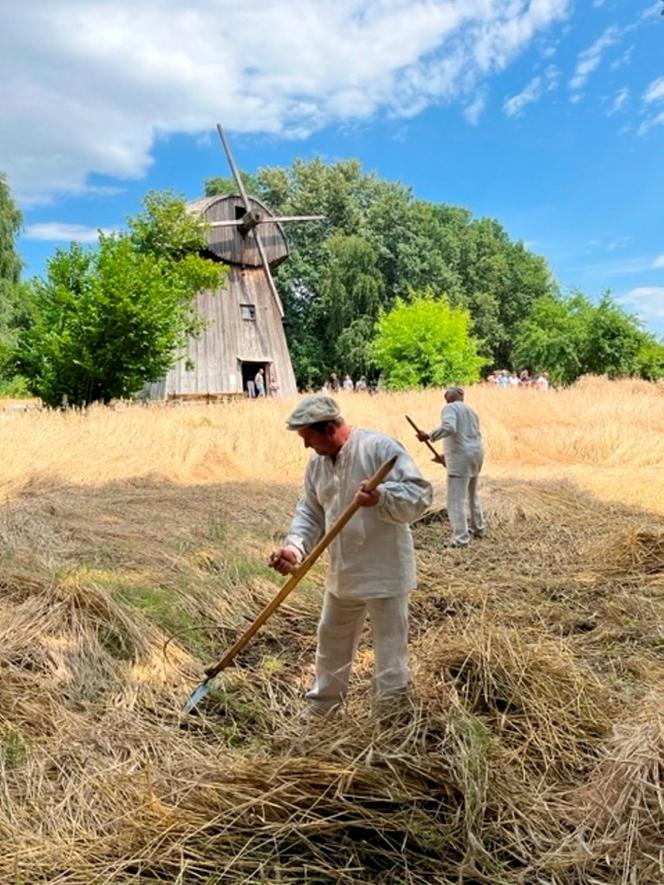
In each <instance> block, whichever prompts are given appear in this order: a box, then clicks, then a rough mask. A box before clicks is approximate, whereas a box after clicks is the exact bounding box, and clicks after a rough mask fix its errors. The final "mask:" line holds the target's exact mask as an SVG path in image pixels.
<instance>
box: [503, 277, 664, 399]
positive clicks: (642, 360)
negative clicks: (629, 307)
mask: <svg viewBox="0 0 664 885" xmlns="http://www.w3.org/2000/svg"><path fill="white" fill-rule="evenodd" d="M514 357H515V363H516V364H517V365H518V366H523V367H526V366H527V367H529V368H531V369H532V370H533V371H535V372H538V371H541V370H544V369H546V370H547V371H548V372H549V374H550V375H551V378H552V380H553V381H554V382H557V383H561V384H571V383H572V382H574V381H576V379H577V378H578V377H579V376H580V375H584V374H588V373H592V374H604V373H607V374H609V375H610V376H612V377H619V376H624V375H642V376H643V377H647V378H652V379H654V378H657V377H662V375H664V347H662V345H660V344H659V343H658V342H657V341H656V340H655V338H654V337H653V336H652V335H649V334H648V333H647V332H645V331H644V330H643V329H642V327H641V324H640V322H639V321H638V320H637V319H636V318H635V317H633V316H631V315H630V314H628V313H626V312H625V311H624V310H622V308H620V307H619V306H618V305H617V304H616V303H615V301H614V300H613V299H612V298H611V296H610V295H609V294H605V295H604V296H603V297H602V298H601V300H600V301H599V303H598V304H593V303H592V302H591V301H590V300H589V299H588V298H587V297H586V296H585V295H583V294H581V293H579V292H575V293H573V294H572V295H570V296H567V297H565V296H546V297H544V298H540V299H538V300H537V301H536V302H535V304H534V305H533V307H532V310H531V312H530V315H529V316H528V317H527V318H526V319H525V320H523V321H522V322H521V323H520V325H519V327H518V333H517V338H516V343H515V348H514Z"/></svg>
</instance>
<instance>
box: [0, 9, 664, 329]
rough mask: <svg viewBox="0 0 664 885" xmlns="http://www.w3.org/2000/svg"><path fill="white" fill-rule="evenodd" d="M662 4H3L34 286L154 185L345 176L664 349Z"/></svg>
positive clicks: (3, 78)
mask: <svg viewBox="0 0 664 885" xmlns="http://www.w3.org/2000/svg"><path fill="white" fill-rule="evenodd" d="M662 8H664V3H663V2H661V0H585V2H581V0H577V2H573V0H335V2H333V3H332V2H327V0H290V2H286V0H244V2H243V3H241V4H239V3H232V2H229V0H189V2H186V0H112V2H110V0H109V2H106V0H58V2H50V3H49V2H43V3H40V4H36V3H33V4H22V5H21V6H18V5H16V4H14V3H13V2H11V3H10V0H0V109H2V111H1V113H0V170H2V171H4V172H5V173H6V175H7V177H8V181H9V184H10V187H11V188H12V193H13V194H14V196H15V198H16V199H17V201H18V202H19V205H20V206H21V208H22V210H23V212H24V217H25V231H24V234H23V236H22V237H21V240H20V244H19V248H20V250H21V254H22V256H23V259H24V261H25V263H26V275H32V274H39V273H42V272H43V270H44V265H45V261H46V260H47V258H48V257H49V256H50V255H52V254H53V252H54V251H55V249H56V248H57V247H58V246H62V245H63V244H64V245H66V243H67V242H69V241H70V240H71V239H81V240H82V241H90V240H91V239H94V237H95V231H96V229H97V228H102V229H109V230H112V229H117V228H120V227H121V226H122V224H123V222H124V219H125V218H126V217H127V215H129V214H133V213H135V212H136V211H138V209H139V207H140V201H141V198H142V196H143V195H144V194H145V193H146V191H148V190H149V189H152V188H171V189H174V190H175V191H177V192H180V193H183V194H185V195H186V196H187V197H188V198H193V197H195V196H197V195H200V194H201V193H202V187H203V181H204V179H205V178H206V177H209V176H211V175H218V174H227V171H228V170H227V167H226V163H225V159H224V156H223V154H222V151H221V149H220V145H219V142H218V139H217V137H216V134H215V132H214V125H215V123H216V121H217V120H220V121H221V122H222V123H224V125H225V126H226V128H227V130H228V131H229V134H230V136H231V139H232V143H233V147H234V151H235V155H236V158H237V160H238V163H239V164H240V166H241V167H242V168H244V169H247V170H254V169H256V168H257V167H258V166H261V165H278V164H290V163H291V162H292V161H293V160H294V159H295V158H296V157H304V158H312V157H314V156H317V155H318V156H322V157H323V158H324V159H327V160H334V159H338V158H346V157H356V158H358V159H360V160H361V161H362V163H363V164H364V166H365V168H366V169H367V170H374V171H376V172H377V173H378V174H379V175H380V176H382V177H385V178H388V179H398V180H400V181H402V182H404V183H405V184H407V185H410V186H411V187H412V188H413V190H414V192H415V193H416V194H417V195H418V196H420V197H422V198H425V199H429V200H435V201H443V202H450V203H456V204H460V205H463V206H466V207H468V208H469V209H471V210H472V212H473V213H474V214H476V215H490V216H493V217H496V218H498V219H499V220H500V221H501V222H502V223H503V224H504V225H505V227H506V228H507V230H508V232H509V233H510V235H511V236H512V237H513V238H516V239H522V240H524V242H525V243H526V244H527V245H528V246H529V247H530V248H531V249H533V250H534V251H536V252H538V253H540V254H542V255H544V256H545V257H546V258H547V260H548V261H549V263H550V265H551V268H552V270H553V272H554V274H555V276H556V278H557V279H558V280H559V281H560V283H561V284H562V286H563V287H565V288H568V287H569V288H571V287H578V288H580V289H581V290H583V291H584V292H586V293H587V294H589V295H590V296H591V297H597V296H598V295H599V294H600V293H601V292H602V291H604V290H605V289H606V288H610V289H612V290H613V292H614V294H615V296H616V297H617V298H618V300H619V301H620V302H621V304H623V305H624V306H625V307H626V308H627V309H629V310H630V311H633V312H635V313H637V314H638V315H639V316H640V317H641V318H642V319H643V321H644V322H645V323H646V324H647V326H648V327H649V328H650V329H652V330H654V331H655V332H657V333H658V334H659V335H664V233H663V231H664V225H663V224H662V222H663V221H664V209H663V207H664V17H661V16H660V10H661V9H662Z"/></svg>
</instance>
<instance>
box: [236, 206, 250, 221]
mask: <svg viewBox="0 0 664 885" xmlns="http://www.w3.org/2000/svg"><path fill="white" fill-rule="evenodd" d="M246 211H247V210H246V209H245V208H244V206H236V207H235V220H236V221H239V220H240V218H242V217H243V215H244V214H245V212H246Z"/></svg>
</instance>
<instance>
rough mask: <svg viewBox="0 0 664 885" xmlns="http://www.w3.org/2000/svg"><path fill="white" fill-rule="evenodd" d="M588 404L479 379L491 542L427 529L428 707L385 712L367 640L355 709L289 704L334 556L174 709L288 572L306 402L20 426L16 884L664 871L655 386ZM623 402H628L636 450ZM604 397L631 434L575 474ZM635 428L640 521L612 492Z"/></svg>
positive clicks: (7, 784)
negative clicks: (295, 409) (556, 436)
mask: <svg viewBox="0 0 664 885" xmlns="http://www.w3.org/2000/svg"><path fill="white" fill-rule="evenodd" d="M592 391H593V394H592V397H589V398H588V399H587V400H582V395H583V396H586V393H584V391H583V390H581V391H579V390H575V391H569V392H565V393H564V394H559V395H558V394H553V395H552V397H551V399H548V400H542V399H541V398H540V399H535V398H534V397H530V395H529V392H524V393H525V394H526V396H525V397H524V398H523V399H521V400H519V401H517V400H516V399H515V398H511V397H512V394H510V393H508V392H505V393H502V392H498V391H490V392H485V391H478V392H477V394H476V396H475V397H474V400H475V404H477V405H478V407H479V408H480V411H481V412H482V413H483V414H482V417H483V419H484V424H485V427H486V429H487V442H488V444H489V446H491V444H492V442H493V446H494V448H493V451H494V457H493V459H491V458H490V459H489V463H488V465H487V475H486V479H485V481H484V488H483V494H484V497H485V503H486V509H487V511H488V516H489V524H490V533H489V536H488V537H487V538H486V539H484V540H482V541H479V542H477V543H475V545H474V546H473V547H472V549H471V550H470V551H468V552H464V551H448V550H444V549H443V547H442V541H443V540H444V538H445V537H446V536H447V535H448V528H447V524H446V521H445V518H444V514H442V513H441V512H440V511H434V512H432V513H430V514H429V515H428V516H427V517H425V518H424V519H423V520H422V521H420V522H419V523H418V524H416V525H415V526H414V534H415V540H416V546H417V553H418V559H419V571H420V586H419V588H418V589H417V591H416V592H415V594H414V596H413V603H412V665H413V675H414V687H413V698H412V706H411V708H410V710H409V711H407V715H401V716H400V717H399V718H398V719H396V720H390V721H386V720H382V721H380V720H376V719H375V718H373V717H372V714H371V705H370V677H371V652H370V647H369V644H368V643H365V644H364V645H363V647H362V649H361V653H360V656H359V660H358V666H357V668H356V673H355V675H354V681H353V685H352V698H351V702H350V704H349V707H348V710H347V711H346V713H345V715H344V716H343V717H341V718H339V719H338V720H334V721H331V722H328V723H326V724H325V725H324V727H320V726H317V725H315V724H303V723H301V722H300V720H299V719H298V715H297V714H298V712H299V710H300V708H301V703H302V700H301V698H302V692H303V689H304V687H305V686H306V685H307V683H308V681H309V679H310V676H311V667H312V661H313V652H314V646H315V639H314V633H315V624H316V616H317V611H318V609H319V606H320V596H321V582H322V575H323V569H324V565H322V564H321V565H320V566H319V567H317V568H316V569H315V570H314V572H313V573H312V575H311V576H310V577H308V578H307V579H305V581H304V582H303V585H301V586H300V588H298V590H297V591H296V592H295V594H294V595H293V596H292V597H291V598H290V599H289V601H288V602H287V603H286V604H285V605H284V607H283V609H282V610H281V611H280V612H279V613H277V614H276V615H275V616H274V619H273V620H272V621H270V622H269V624H268V625H266V626H265V628H264V629H263V630H262V631H261V633H260V634H259V635H258V636H257V638H256V640H255V641H254V642H253V643H252V645H251V646H250V647H249V648H248V649H247V650H246V651H245V652H244V653H242V655H241V656H240V658H239V660H238V665H237V666H236V667H235V668H233V669H232V670H229V671H227V673H226V675H225V677H224V678H223V680H221V681H220V682H219V683H217V685H216V687H215V689H214V691H213V693H212V695H211V697H210V698H209V700H207V701H206V702H205V704H204V705H203V710H202V714H203V715H201V716H198V717H191V718H189V719H186V720H183V718H182V716H181V715H180V708H181V705H182V702H183V700H184V698H185V697H186V695H187V694H188V692H189V691H191V689H192V688H193V687H194V686H195V684H196V682H197V681H198V679H199V678H200V676H201V674H202V667H203V665H204V664H207V663H209V662H211V661H212V660H214V658H215V657H217V656H218V655H219V654H220V653H221V652H222V651H223V650H224V649H225V648H227V647H228V645H229V644H230V643H231V642H232V641H233V639H234V638H235V637H236V636H237V635H238V633H239V632H240V631H241V630H243V629H244V628H245V627H246V625H247V624H248V623H249V621H250V620H251V618H253V616H254V615H255V614H256V613H257V611H258V610H259V609H260V607H261V605H262V604H263V603H264V602H265V601H267V600H268V599H269V598H270V597H271V595H272V594H273V593H274V592H275V590H276V589H277V587H278V586H280V582H281V580H282V579H280V578H278V576H276V575H275V574H274V573H273V572H270V571H269V570H268V569H267V568H266V566H265V558H266V554H267V553H268V552H269V550H270V549H271V546H272V545H273V543H274V541H275V539H276V538H278V537H279V536H280V533H281V532H282V531H283V529H284V527H285V526H286V525H287V522H288V517H289V514H290V512H291V511H292V507H293V505H294V503H295V501H296V499H297V495H298V478H299V477H300V475H301V469H302V465H303V454H302V453H301V452H300V451H299V450H298V449H297V447H296V443H295V441H294V440H293V438H292V437H290V436H288V437H287V439H286V440H284V439H283V437H284V434H283V431H282V430H281V423H280V422H281V418H282V417H283V414H285V413H286V412H287V411H288V408H289V404H286V403H284V404H279V405H275V404H269V403H259V404H257V405H256V406H255V407H254V406H253V404H252V405H251V406H249V405H247V404H241V405H240V406H229V407H222V406H219V407H214V408H209V409H200V410H199V409H191V410H189V409H181V410H177V409H174V410H164V411H156V412H153V411H151V410H140V411H137V412H134V411H133V410H128V411H126V412H121V413H110V412H106V411H104V412H100V413H97V414H94V413H91V414H89V415H87V416H69V417H67V416H57V415H51V416H46V415H25V416H15V415H12V416H11V417H7V418H6V419H4V423H3V420H0V443H1V444H2V446H3V449H4V452H3V466H2V467H1V468H0V478H1V479H2V481H3V482H4V487H5V499H4V502H3V504H2V506H1V508H0V556H1V557H2V571H1V572H0V594H1V595H0V601H1V606H0V676H1V679H0V842H1V844H2V849H3V850H2V851H1V852H0V882H2V883H5V882H6V883H13V885H19V883H21V885H31V883H39V882H48V883H72V885H73V883H81V885H83V883H86V885H87V883H130V882H132V883H133V882H138V883H143V882H145V883H149V882H155V881H160V882H167V883H182V885H189V883H191V885H198V883H208V885H212V883H226V882H229V883H231V882H232V883H240V882H247V883H265V885H267V883H270V885H272V883H275V885H276V883H321V885H322V883H337V882H338V883H367V882H376V883H384V885H406V883H409V885H410V883H413V885H414V883H418V885H419V883H422V885H424V883H440V885H446V883H449V885H453V883H454V885H457V883H467V885H476V883H489V885H501V883H505V885H507V883H522V885H535V883H542V885H544V883H549V885H554V883H555V885H594V883H597V885H599V883H602V885H609V883H610V885H614V883H625V885H655V883H660V882H662V881H664V793H663V786H662V781H663V777H662V774H663V772H662V769H663V766H664V705H663V704H662V699H663V696H664V688H663V686H664V521H663V520H662V517H661V515H658V514H657V513H655V512H654V510H655V508H656V506H657V502H658V501H659V502H660V506H661V502H662V501H663V500H664V496H663V495H662V485H663V484H664V480H663V479H662V476H663V475H664V471H663V470H662V468H664V458H662V457H661V456H662V452H663V451H664V422H662V423H659V422H660V420H661V419H662V417H664V411H662V404H661V399H662V392H661V389H657V388H648V387H637V388H635V389H634V388H632V387H628V386H623V387H620V386H617V387H611V389H610V390H608V391H607V390H605V389H604V388H603V387H601V386H600V385H595V386H592ZM471 393H472V392H471ZM515 395H519V394H517V393H516V392H515ZM567 396H569V398H568V399H565V397H567ZM500 397H510V399H509V400H508V399H504V398H503V399H500ZM556 397H558V399H556ZM575 397H576V400H575ZM483 398H484V399H483ZM603 398H607V399H609V400H611V401H612V402H613V406H614V407H615V414H616V415H618V416H620V415H621V414H622V415H623V419H624V416H625V415H628V419H626V420H624V423H623V425H622V429H623V431H624V432H623V439H622V441H620V440H618V439H616V438H615V437H614V435H612V430H611V428H610V427H608V423H607V422H608V415H609V414H610V413H611V411H612V406H611V405H610V404H609V403H608V402H607V401H605V400H604V399H603ZM600 400H602V401H603V403H604V405H603V406H602V405H601V403H600V402H599V401H600ZM471 401H473V400H472V398H471ZM582 401H583V402H586V403H587V404H588V408H591V407H592V408H594V409H596V410H600V409H601V408H602V407H603V408H604V409H605V410H606V416H607V422H605V424H604V428H603V430H604V432H605V434H609V436H610V440H611V442H606V441H605V444H604V445H605V448H604V449H600V451H599V454H598V455H596V457H595V463H594V465H593V468H592V470H593V471H594V473H595V475H593V476H592V478H591V479H590V480H587V481H585V482H584V481H583V479H582V471H581V467H582V466H583V465H584V461H583V459H584V458H586V459H587V461H589V460H590V459H591V457H592V455H591V447H590V446H589V445H587V447H586V448H584V442H583V439H582V436H581V434H582V430H583V422H582V421H581V420H580V418H579V413H578V411H577V413H576V416H575V415H574V405H575V403H576V405H577V406H578V404H579V403H581V402H582ZM437 406H438V397H436V398H434V396H433V395H432V394H429V395H428V398H425V397H423V396H422V395H413V397H411V398H410V399H409V400H406V399H400V398H396V399H395V400H391V399H390V398H389V397H385V398H383V397H373V398H368V397H366V398H364V397H359V398H356V399H354V400H351V399H350V398H349V399H347V401H346V403H345V411H347V412H348V413H349V414H350V416H351V418H352V419H353V420H354V421H356V422H357V423H360V419H361V418H362V414H363V413H364V412H366V414H367V416H368V417H367V418H366V420H362V421H361V423H364V424H366V425H369V426H383V427H385V428H386V429H388V430H390V431H391V432H397V431H399V435H400V436H401V437H402V438H403V439H404V440H408V434H407V433H403V432H401V427H400V426H397V424H398V418H399V417H400V415H402V414H403V411H406V410H408V411H409V413H410V414H413V417H415V418H416V420H421V421H422V423H424V420H423V419H427V418H428V424H426V425H425V426H433V424H434V423H435V420H436V410H437ZM250 408H251V409H254V408H255V409H258V410H259V411H253V412H250V411H249V409H250ZM509 409H511V410H513V414H515V415H519V416H520V417H519V419H518V420H519V422H520V423H519V424H518V425H517V424H516V419H515V421H514V422H513V424H512V425H510V424H509V423H508V422H507V421H506V420H505V415H506V414H507V411H506V410H509ZM519 409H521V411H519ZM524 409H525V411H526V412H527V411H528V410H530V411H531V413H533V414H531V415H530V416H528V415H523V414H522V413H523V410H524ZM536 409H540V410H544V412H545V413H546V415H548V420H545V417H543V413H542V412H540V414H539V428H540V433H541V434H543V435H544V436H546V434H547V433H549V434H550V435H552V434H553V429H552V428H553V427H554V425H556V426H559V427H563V428H564V427H568V428H569V429H568V434H572V432H573V429H574V427H576V428H577V430H578V435H577V437H576V438H575V442H574V446H575V447H576V451H577V453H578V454H577V459H576V461H575V460H574V458H573V457H572V454H571V452H572V449H571V447H570V445H569V439H566V440H563V441H561V442H560V445H559V446H558V449H555V446H554V441H553V439H552V438H548V439H547V438H544V439H539V437H538V436H537V433H536V425H537V423H538V419H537V418H536V417H535V415H534V412H535V410H536ZM501 410H503V411H502V412H501ZM556 410H557V411H556ZM658 410H659V411H658ZM581 417H583V418H584V420H585V417H586V416H585V415H583V416H581ZM597 420H598V415H597V414H595V416H594V418H591V420H590V421H589V422H588V424H587V433H588V435H589V436H592V434H593V433H596V435H597V437H596V441H597V444H598V446H599V439H600V437H599V434H600V431H601V430H602V428H600V427H598V426H597ZM616 420H618V419H616ZM566 421H567V422H568V424H567V425H566V424H565V422H566ZM575 422H576V423H575ZM639 422H640V423H639ZM524 424H527V425H529V426H530V427H531V428H532V433H531V434H530V435H529V436H528V444H527V447H526V448H524V447H523V433H524V430H523V427H524ZM628 424H629V425H630V428H631V430H629V432H630V433H632V434H633V436H629V435H628ZM146 435H147V436H148V441H147V442H146V440H145V437H146ZM628 436H629V438H628ZM639 436H640V437H641V439H642V440H643V443H644V445H645V446H650V449H649V450H648V451H647V452H643V454H642V457H641V460H640V461H637V458H636V457H634V459H633V460H634V475H635V476H636V477H640V478H641V480H644V477H645V471H646V469H648V470H650V471H651V481H650V484H649V486H648V489H647V493H645V494H644V495H643V503H644V505H648V508H649V509H646V508H645V507H644V508H643V509H641V508H639V507H638V506H635V502H634V499H633V497H630V494H631V492H630V494H627V495H621V492H620V487H619V485H618V484H617V483H616V482H613V484H611V479H612V477H613V479H615V477H616V476H617V475H618V473H617V472H616V471H618V470H619V471H620V474H619V475H620V476H621V477H622V476H625V475H627V472H628V461H627V457H626V454H625V453H626V451H627V449H628V447H629V445H631V446H632V453H633V454H634V453H635V452H637V451H638V442H637V437H639ZM538 439H539V442H538ZM501 440H502V442H501ZM123 441H124V446H125V450H126V454H125V457H124V458H123V457H122V455H121V453H122V447H123ZM501 445H502V446H503V448H501ZM510 446H511V449H509V450H510V452H511V457H512V460H511V461H509V460H508V459H507V458H506V457H505V458H503V459H502V460H501V459H500V458H499V457H496V454H495V453H497V452H498V453H500V452H506V451H508V448H509V447H510ZM538 446H539V448H538ZM565 446H567V447H565ZM612 446H613V448H612ZM621 446H622V448H621ZM141 447H143V448H141ZM409 447H410V448H411V449H412V450H413V451H414V453H416V454H417V457H418V459H420V460H421V463H422V465H423V467H425V468H426V469H427V471H428V473H429V475H430V476H431V477H432V478H436V481H437V482H438V483H439V485H440V477H439V476H438V474H436V473H435V471H436V469H437V468H435V467H434V466H433V465H430V464H428V462H427V461H426V456H425V455H423V453H422V452H421V451H420V450H419V449H416V446H415V444H412V445H411V444H410V443H409ZM658 447H659V448H658ZM544 450H546V456H544V455H543V456H542V457H541V458H540V459H539V461H537V459H536V458H535V456H534V453H537V452H538V451H544ZM148 451H151V452H152V458H151V459H150V458H148V457H147V456H146V454H145V453H146V452H148ZM616 451H618V452H620V451H622V452H623V456H622V457H623V460H622V461H620V458H619V455H617V454H616ZM11 452H13V453H14V460H13V461H10V458H11ZM556 452H558V456H557V457H559V463H560V469H559V470H558V471H557V472H558V473H559V474H560V476H562V477H563V478H562V479H560V478H557V477H556V470H555V457H556V454H555V453H556ZM561 453H563V454H561ZM563 458H564V459H566V460H565V461H564V464H563ZM602 459H604V460H602ZM658 459H659V460H658ZM607 460H608V461H609V462H610V463H605V461H607ZM17 463H18V464H19V465H20V464H23V465H24V466H23V470H22V472H21V471H20V470H19V466H17ZM252 465H253V466H252ZM510 465H511V466H510ZM586 467H588V472H590V468H589V465H588V464H586ZM536 471H539V473H536ZM574 471H576V475H574ZM593 483H595V487H596V490H597V489H599V488H600V487H605V488H607V489H608V488H609V487H610V493H607V494H606V495H605V497H611V498H612V499H613V501H612V502H607V501H606V500H602V499H600V498H599V497H597V496H593V495H591V494H590V492H588V491H585V490H583V489H582V488H580V486H581V485H585V487H586V488H588V487H589V486H590V485H592V484H593ZM657 483H659V489H658V488H657ZM632 485H633V484H632ZM644 488H645V484H644ZM620 497H623V498H629V500H630V506H627V505H626V504H624V503H619V502H617V500H616V499H617V498H620Z"/></svg>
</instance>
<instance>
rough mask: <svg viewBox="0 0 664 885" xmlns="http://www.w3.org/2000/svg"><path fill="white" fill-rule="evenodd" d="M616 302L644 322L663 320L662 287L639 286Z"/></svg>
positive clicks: (663, 296) (663, 289)
mask: <svg viewBox="0 0 664 885" xmlns="http://www.w3.org/2000/svg"><path fill="white" fill-rule="evenodd" d="M617 300H618V302H619V303H620V304H623V305H625V306H626V307H629V308H631V309H632V310H634V311H635V312H636V313H638V315H639V316H640V317H641V318H642V319H643V320H645V321H646V322H653V321H657V320H664V286H639V287H638V288H636V289H631V290H630V291H629V292H627V293H626V294H625V295H622V296H621V297H620V298H618V299H617Z"/></svg>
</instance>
